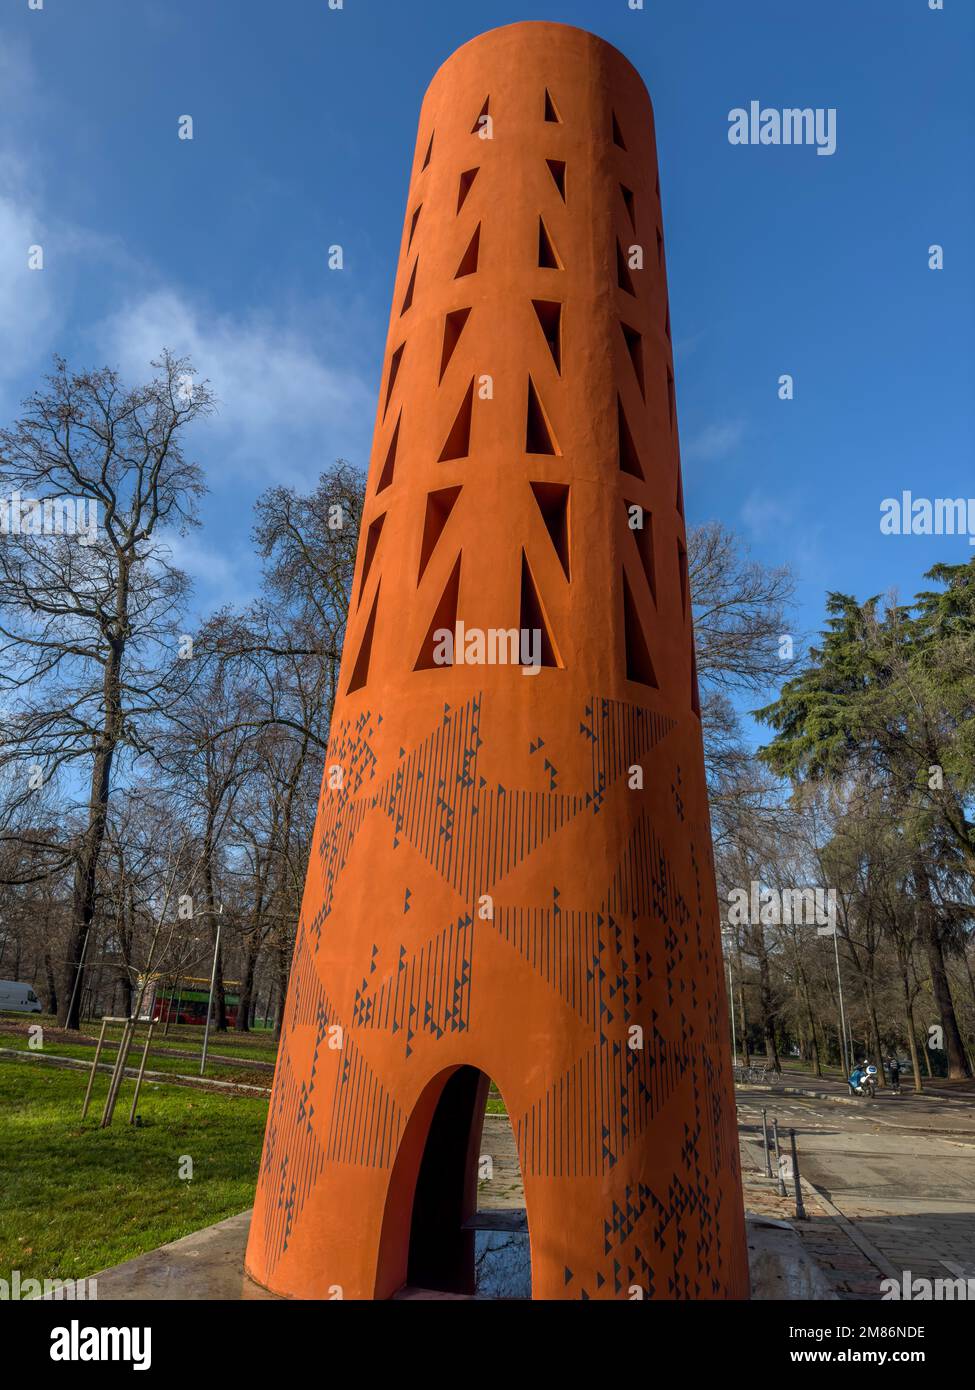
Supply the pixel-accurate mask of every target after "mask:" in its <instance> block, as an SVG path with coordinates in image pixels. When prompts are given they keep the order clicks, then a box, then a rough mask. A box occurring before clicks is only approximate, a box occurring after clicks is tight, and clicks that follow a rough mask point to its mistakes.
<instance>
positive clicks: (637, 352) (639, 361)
mask: <svg viewBox="0 0 975 1390" xmlns="http://www.w3.org/2000/svg"><path fill="white" fill-rule="evenodd" d="M620 327H621V328H622V330H623V337H624V338H625V339H626V350H627V352H628V353H629V354H630V361H631V362H632V363H633V370H634V372H635V373H636V379H637V383H638V384H639V387H640V395H641V396H642V397H643V399H644V400H646V398H647V390H646V385H645V384H644V379H643V338H642V336H641V335H640V334H639V333H638V332H637V330H636V329H635V328H631V327H630V325H629V324H628V323H621V324H620Z"/></svg>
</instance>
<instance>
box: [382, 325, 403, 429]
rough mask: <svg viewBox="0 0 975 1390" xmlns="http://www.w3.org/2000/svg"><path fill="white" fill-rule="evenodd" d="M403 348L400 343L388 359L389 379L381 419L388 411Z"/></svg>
mask: <svg viewBox="0 0 975 1390" xmlns="http://www.w3.org/2000/svg"><path fill="white" fill-rule="evenodd" d="M405 347H406V344H405V343H400V345H399V347H398V348H397V349H396V351H395V352H394V353H393V355H392V357H391V358H390V359H389V378H388V380H387V382H386V403H385V405H384V406H383V418H385V416H386V411H387V410H388V409H389V400H390V397H391V396H392V394H393V387H394V386H395V385H396V377H397V375H398V374H399V368H400V363H401V362H402V360H403V349H404V348H405Z"/></svg>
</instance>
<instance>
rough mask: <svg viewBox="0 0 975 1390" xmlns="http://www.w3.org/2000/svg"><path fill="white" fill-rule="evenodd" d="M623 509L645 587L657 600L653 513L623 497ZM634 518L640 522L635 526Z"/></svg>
mask: <svg viewBox="0 0 975 1390" xmlns="http://www.w3.org/2000/svg"><path fill="white" fill-rule="evenodd" d="M623 510H624V511H625V513H626V529H627V530H628V531H629V533H630V535H631V536H632V537H633V539H634V541H635V542H636V548H637V553H638V554H639V556H640V564H641V565H642V566H643V573H644V574H645V575H646V580H647V587H648V588H649V590H650V593H651V596H652V597H653V601H654V603H656V601H657V574H656V568H655V566H654V563H653V514H652V513H651V512H648V511H647V509H646V507H642V506H640V504H639V503H638V502H628V501H627V500H626V498H624V499H623ZM634 519H636V520H637V521H639V522H640V523H641V524H640V525H638V526H635V525H634V524H633V523H634Z"/></svg>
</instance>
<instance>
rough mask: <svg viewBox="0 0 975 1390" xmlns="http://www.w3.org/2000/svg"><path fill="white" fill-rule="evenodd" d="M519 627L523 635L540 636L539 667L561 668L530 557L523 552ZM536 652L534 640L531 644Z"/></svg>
mask: <svg viewBox="0 0 975 1390" xmlns="http://www.w3.org/2000/svg"><path fill="white" fill-rule="evenodd" d="M519 626H520V628H521V631H522V632H523V633H526V632H527V633H531V634H534V633H535V632H536V631H537V632H538V634H539V649H540V650H539V653H538V659H539V665H541V666H559V667H561V665H562V662H561V660H560V658H559V654H558V651H557V649H556V646H555V642H554V640H553V638H552V632H551V629H550V627H549V624H548V620H547V618H546V616H545V610H544V608H543V606H542V600H541V597H540V596H539V592H538V586H537V585H536V583H535V579H534V576H533V575H532V572H531V566H530V565H529V563H528V556H527V555H526V554H525V552H524V551H522V552H521V617H520V621H519ZM531 646H532V649H533V650H534V639H532V642H531Z"/></svg>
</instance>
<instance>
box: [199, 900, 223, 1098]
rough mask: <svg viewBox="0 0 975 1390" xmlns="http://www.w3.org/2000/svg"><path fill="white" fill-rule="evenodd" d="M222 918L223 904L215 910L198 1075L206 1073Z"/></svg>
mask: <svg viewBox="0 0 975 1390" xmlns="http://www.w3.org/2000/svg"><path fill="white" fill-rule="evenodd" d="M222 916H223V903H221V904H220V906H219V908H218V909H217V935H216V939H215V941H214V943H213V965H212V967H211V969H210V996H209V998H208V999H207V1018H206V1023H205V1025H204V1028H203V1052H202V1054H201V1056H200V1075H201V1076H202V1075H203V1073H204V1072H205V1071H206V1065H207V1043H208V1042H209V1039H210V1015H211V1014H212V1013H213V990H214V986H215V985H216V982H217V955H218V953H219V951H220V918H221V917H222Z"/></svg>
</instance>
